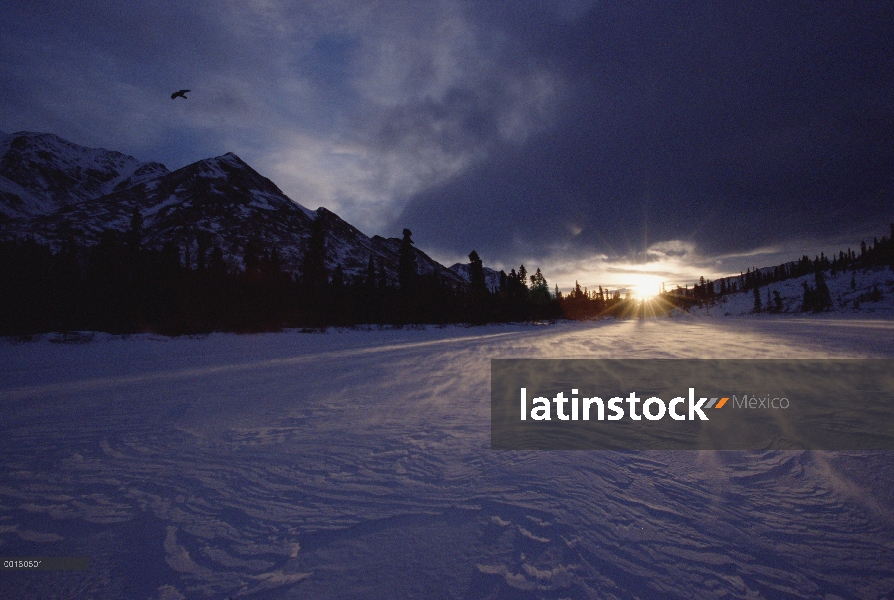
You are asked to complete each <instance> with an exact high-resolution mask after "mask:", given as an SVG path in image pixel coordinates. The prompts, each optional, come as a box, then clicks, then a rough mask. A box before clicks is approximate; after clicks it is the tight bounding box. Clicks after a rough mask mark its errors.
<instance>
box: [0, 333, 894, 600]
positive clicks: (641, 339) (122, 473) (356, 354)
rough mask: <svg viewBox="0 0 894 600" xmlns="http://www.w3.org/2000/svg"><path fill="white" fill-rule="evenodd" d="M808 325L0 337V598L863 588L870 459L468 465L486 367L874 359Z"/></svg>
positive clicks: (610, 457)
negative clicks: (72, 339)
mask: <svg viewBox="0 0 894 600" xmlns="http://www.w3.org/2000/svg"><path fill="white" fill-rule="evenodd" d="M892 334H894V322H892V321H891V320H880V319H872V318H858V317H853V316H848V317H847V318H843V317H842V316H840V315H839V316H835V315H826V316H822V317H820V318H815V317H811V318H803V317H792V316H784V315H782V316H780V315H767V316H756V317H753V318H727V319H694V320H675V319H653V320H646V321H615V320H608V321H601V322H594V323H563V324H558V325H554V326H489V327H479V328H462V327H447V328H430V329H427V330H390V329H380V330H371V331H335V330H332V331H330V332H329V333H326V334H299V333H283V334H270V335H253V336H239V335H225V334H214V335H211V336H208V337H205V338H178V339H167V338H165V339H158V338H152V337H149V336H135V337H132V338H129V339H119V338H115V337H112V336H101V335H97V337H96V338H94V340H93V342H92V343H90V344H83V345H71V344H53V343H50V342H49V341H48V340H46V339H44V340H41V341H37V342H33V343H25V344H12V343H9V342H3V343H0V406H3V418H2V419H0V435H2V436H3V439H4V445H3V461H4V469H3V470H2V471H0V549H2V550H0V553H2V554H3V555H4V556H13V555H26V556H27V555H73V556H89V557H90V559H91V569H90V571H84V572H74V573H61V572H45V573H40V574H39V576H36V575H37V574H34V573H20V572H15V573H4V576H3V577H2V578H0V596H2V597H4V598H11V599H16V598H35V597H54V598H84V597H103V598H106V597H108V598H111V597H128V598H153V599H162V598H165V599H170V598H228V597H230V598H274V599H277V598H324V599H325V598H371V597H374V598H407V597H419V598H608V599H620V598H711V599H714V598H881V597H887V596H889V595H890V592H891V590H894V570H892V567H891V565H892V564H894V545H892V542H891V540H892V539H894V519H892V515H894V493H892V488H891V486H890V482H891V481H892V479H894V460H892V457H891V455H890V453H884V452H860V453H854V452H841V453H836V452H778V451H773V452H574V451H569V452H494V451H491V450H490V449H489V440H490V426H489V416H490V403H489V394H490V377H489V365H490V359H493V358H520V357H525V358H552V357H554V358H597V357H614V358H671V357H689V358H698V357H703V358H708V357H710V358H783V357H788V358H796V357H814V358H819V357H882V358H889V359H890V358H894V335H892Z"/></svg>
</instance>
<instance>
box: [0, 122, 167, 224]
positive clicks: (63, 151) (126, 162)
mask: <svg viewBox="0 0 894 600" xmlns="http://www.w3.org/2000/svg"><path fill="white" fill-rule="evenodd" d="M166 172H167V169H166V168H165V167H164V165H161V164H158V163H143V162H141V161H139V160H137V159H136V158H134V157H132V156H127V155H125V154H122V153H120V152H113V151H110V150H104V149H101V148H87V147H85V146H80V145H78V144H74V143H72V142H69V141H67V140H64V139H62V138H60V137H58V136H56V135H53V134H49V133H33V132H27V131H24V132H19V133H15V134H11V135H6V134H4V135H2V136H0V211H2V212H4V213H5V214H6V215H7V216H9V217H14V218H28V217H33V216H35V215H43V214H48V213H50V212H52V211H54V210H57V209H59V208H62V207H66V206H70V205H73V204H77V203H80V202H83V201H85V200H91V199H93V198H97V197H99V196H102V195H104V194H109V193H111V192H112V191H113V190H115V189H116V188H120V187H127V186H129V185H132V184H134V183H138V182H140V181H145V180H146V179H151V178H154V177H157V176H159V175H162V174H164V173H166Z"/></svg>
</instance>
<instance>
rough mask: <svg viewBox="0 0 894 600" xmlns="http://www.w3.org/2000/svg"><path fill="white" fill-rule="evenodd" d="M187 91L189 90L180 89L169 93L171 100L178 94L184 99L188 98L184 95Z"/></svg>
mask: <svg viewBox="0 0 894 600" xmlns="http://www.w3.org/2000/svg"><path fill="white" fill-rule="evenodd" d="M188 91H189V90H180V91H179V92H174V93H173V94H171V100H173V99H174V98H176V97H177V96H180V97H181V98H183V99H184V100H189V98H187V97H186V92H188Z"/></svg>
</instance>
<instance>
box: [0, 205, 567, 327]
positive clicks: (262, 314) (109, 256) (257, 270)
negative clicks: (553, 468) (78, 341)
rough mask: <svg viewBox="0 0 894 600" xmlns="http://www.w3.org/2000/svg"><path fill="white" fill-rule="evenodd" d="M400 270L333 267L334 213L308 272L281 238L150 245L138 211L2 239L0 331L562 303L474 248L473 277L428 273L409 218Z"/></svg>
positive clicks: (535, 307)
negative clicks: (79, 239)
mask: <svg viewBox="0 0 894 600" xmlns="http://www.w3.org/2000/svg"><path fill="white" fill-rule="evenodd" d="M403 233H404V235H403V239H402V241H401V246H400V252H399V264H398V270H397V273H396V275H397V277H396V278H395V277H394V276H393V273H388V272H387V271H386V269H385V267H384V265H382V264H381V262H379V261H377V260H375V258H374V257H373V256H370V258H369V262H368V265H367V268H366V270H365V272H364V273H362V274H359V275H356V276H349V275H347V274H346V273H345V272H344V271H343V269H342V267H341V265H337V266H336V267H335V268H334V269H331V268H328V267H327V264H329V262H328V260H327V259H328V257H327V249H326V224H325V222H324V219H323V218H322V217H318V218H317V219H315V220H314V222H313V223H312V225H311V231H310V235H309V237H308V239H307V241H306V244H305V247H304V264H303V269H302V272H301V273H300V274H293V273H290V272H288V271H286V270H285V269H284V268H283V261H282V260H281V257H280V254H279V251H278V250H277V248H276V247H267V246H265V245H264V244H263V243H261V242H260V241H258V240H249V241H247V242H246V243H245V245H244V248H243V253H242V257H241V258H242V261H241V265H239V266H238V267H234V266H233V265H232V264H228V263H227V261H226V260H225V255H224V252H223V250H222V249H221V248H220V247H218V246H216V245H212V244H210V243H208V242H207V241H206V242H205V243H202V242H203V240H202V239H199V242H198V244H197V245H196V246H194V247H193V248H194V249H193V251H192V252H191V251H190V248H188V247H187V248H186V249H184V250H182V251H181V249H180V248H179V247H177V246H176V245H174V244H173V243H170V242H169V243H166V244H164V245H163V246H162V247H161V248H152V247H148V246H147V245H146V244H145V243H144V239H143V222H142V217H141V216H140V214H139V212H138V211H134V213H133V215H132V217H131V222H130V226H129V228H128V229H127V230H126V231H124V232H121V231H116V230H107V231H105V232H103V233H102V235H101V236H100V238H99V241H98V243H96V244H94V245H92V246H82V245H79V244H77V243H75V242H74V240H73V239H71V238H70V239H69V240H68V241H66V242H65V243H63V244H61V247H59V248H58V249H56V250H55V251H54V250H53V249H52V248H51V247H50V246H49V245H47V244H41V243H39V242H37V241H35V240H34V239H26V240H18V241H6V242H0V307H2V308H0V334H2V335H18V336H24V335H32V334H38V333H45V332H52V331H58V332H66V331H106V332H110V333H135V332H158V333H162V334H169V335H181V334H196V333H207V332H212V331H238V332H252V331H275V330H280V329H283V328H322V327H328V326H351V325H359V324H392V325H407V324H421V323H431V324H447V323H473V324H481V323H490V322H508V321H523V320H532V319H554V318H557V317H561V316H562V312H561V306H560V305H559V303H558V302H557V300H556V298H555V297H554V296H553V295H552V294H550V292H549V288H548V287H547V283H546V279H545V278H544V277H543V275H542V274H541V273H540V270H539V269H538V270H537V272H536V273H535V274H534V275H532V276H531V277H530V286H529V285H528V279H529V278H528V276H527V273H526V272H525V269H524V266H522V267H520V268H519V270H518V272H516V271H515V269H513V270H512V271H511V273H510V274H509V275H505V274H503V273H502V272H501V277H500V286H499V289H495V290H490V289H488V287H487V284H486V280H485V274H484V267H483V264H482V261H481V258H480V257H479V256H478V254H477V252H475V251H472V252H471V253H470V255H469V260H470V271H471V277H470V281H469V282H468V283H466V284H457V283H455V282H451V281H448V280H446V279H444V278H442V277H439V276H438V275H437V274H435V273H431V274H427V275H423V274H421V273H419V269H418V266H417V264H416V255H415V252H414V250H413V240H412V238H411V235H412V234H411V232H410V231H409V230H406V229H405V230H404V232H403Z"/></svg>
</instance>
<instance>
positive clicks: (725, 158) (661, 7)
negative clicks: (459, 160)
mask: <svg viewBox="0 0 894 600" xmlns="http://www.w3.org/2000/svg"><path fill="white" fill-rule="evenodd" d="M533 10H534V9H532V11H533ZM521 12H522V14H520V15H519V14H517V13H514V12H513V11H507V12H505V13H502V14H499V15H493V16H492V17H491V18H493V19H494V21H495V22H499V23H500V26H501V27H503V28H504V29H505V31H507V32H509V33H510V34H511V35H513V36H514V37H515V38H516V39H519V40H523V41H524V49H525V50H526V51H527V52H529V53H530V54H531V55H532V56H534V57H535V58H534V60H538V61H539V62H541V63H543V64H549V65H551V67H552V68H554V69H555V70H556V71H557V73H558V74H559V76H560V77H561V78H562V79H563V80H565V81H567V82H569V85H570V87H571V89H572V93H571V94H569V95H567V96H566V98H565V102H564V103H563V104H562V106H561V107H559V109H558V110H557V111H556V114H557V115H558V117H557V122H556V123H555V124H554V125H553V126H552V127H551V128H550V129H549V130H548V131H545V132H543V133H541V134H540V135H537V136H536V137H532V138H529V139H527V140H526V141H525V143H524V144H523V145H522V146H521V147H518V148H511V149H508V150H507V151H501V152H495V153H493V154H492V155H491V156H489V157H488V158H487V159H486V160H485V161H484V162H482V163H480V164H478V165H476V166H475V167H474V168H473V169H471V170H469V171H464V172H462V173H461V174H458V175H457V176H456V177H455V178H453V179H452V180H450V181H447V182H445V183H444V184H442V185H440V186H437V187H433V188H430V189H426V190H423V191H420V192H419V193H418V194H417V195H416V196H415V197H414V198H413V200H412V201H411V202H410V203H409V204H408V206H407V208H406V209H405V211H404V212H403V213H402V214H401V215H399V216H398V218H397V220H398V221H400V222H401V223H404V224H406V225H408V226H410V227H412V228H413V229H414V231H417V230H418V231H419V232H420V233H422V232H423V231H425V232H426V234H427V235H428V236H430V238H431V240H432V243H434V244H437V245H438V246H440V247H444V248H449V249H453V250H459V248H461V247H462V245H465V246H466V247H471V246H477V247H478V250H479V252H482V255H486V256H491V257H494V259H496V260H510V259H511V258H512V257H513V256H514V255H518V253H519V252H520V251H522V250H523V249H525V250H526V251H527V252H528V253H529V255H534V256H538V255H539V256H549V255H550V254H551V253H552V252H553V251H554V249H555V248H556V246H557V245H558V246H561V247H563V248H565V250H566V251H572V250H574V249H576V250H578V251H586V250H587V249H592V250H593V251H598V252H607V253H609V254H612V253H617V254H620V255H631V254H634V253H636V252H638V251H641V250H642V248H643V247H644V246H647V245H648V244H650V243H653V242H655V241H660V240H673V239H679V240H687V241H692V242H696V243H697V244H698V246H699V248H701V249H702V251H704V252H734V251H745V250H747V249H749V248H755V247H759V246H765V245H769V244H772V243H777V242H780V241H783V240H786V239H788V240H791V239H796V238H797V239H803V238H811V237H817V236H821V237H824V238H827V239H830V238H831V237H834V236H837V235H841V234H851V235H862V234H865V232H867V231H881V230H882V228H884V227H885V226H886V224H887V222H888V220H890V219H891V218H892V217H894V200H892V197H894V153H892V144H891V142H892V140H894V110H892V107H894V94H892V90H894V85H892V82H894V45H892V44H891V39H894V37H892V36H894V26H892V9H891V7H890V5H889V4H881V3H879V4H877V5H875V6H872V5H870V4H865V3H864V4H860V5H852V6H851V5H849V6H847V7H844V6H840V7H837V8H836V7H831V6H823V7H814V6H813V5H804V6H790V5H789V4H788V3H785V4H782V5H779V4H767V5H764V6H759V5H753V6H748V7H743V6H732V5H730V4H729V3H720V4H717V5H714V6H711V5H708V4H706V3H701V2H698V3H692V4H687V3H639V4H635V3H633V4H631V3H623V6H620V5H616V3H613V4H612V5H608V3H606V4H605V5H599V6H595V7H593V9H592V10H591V11H590V12H589V13H587V14H586V15H584V16H583V17H581V18H580V19H579V20H577V21H575V22H573V23H571V24H568V23H567V22H561V21H560V20H559V19H558V17H553V18H544V17H543V15H535V14H534V13H533V12H532V13H531V14H524V11H521ZM535 16H536V17H537V18H534V17H535ZM395 226H397V223H396V224H395ZM495 228H496V231H497V233H493V232H494V230H495ZM488 232H490V234H489V233H488ZM569 248H570V249H571V250H569Z"/></svg>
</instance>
